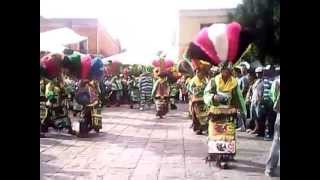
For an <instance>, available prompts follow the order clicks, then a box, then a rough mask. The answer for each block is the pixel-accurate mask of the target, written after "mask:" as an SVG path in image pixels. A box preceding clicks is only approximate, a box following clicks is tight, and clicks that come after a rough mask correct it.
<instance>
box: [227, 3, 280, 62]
mask: <svg viewBox="0 0 320 180" xmlns="http://www.w3.org/2000/svg"><path fill="white" fill-rule="evenodd" d="M230 18H231V19H230V20H232V21H237V22H239V23H240V24H241V25H242V26H243V28H244V29H246V30H248V31H250V32H251V33H252V34H253V35H254V36H253V43H254V44H255V46H256V51H257V52H256V53H257V58H259V60H260V61H261V62H262V63H265V62H266V59H272V60H271V63H280V0H243V3H242V4H240V5H238V7H237V8H236V10H235V13H233V14H230ZM268 61H269V60H268Z"/></svg>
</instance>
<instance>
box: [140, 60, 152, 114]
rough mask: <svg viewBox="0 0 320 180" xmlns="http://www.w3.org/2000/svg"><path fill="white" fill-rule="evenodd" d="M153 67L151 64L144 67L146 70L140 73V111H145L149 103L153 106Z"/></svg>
mask: <svg viewBox="0 0 320 180" xmlns="http://www.w3.org/2000/svg"><path fill="white" fill-rule="evenodd" d="M152 72H153V69H152V67H151V66H147V67H144V72H143V73H142V74H141V75H140V78H139V79H140V80H139V90H140V111H143V110H144V108H145V105H146V104H147V105H148V106H149V108H150V107H151V101H152V98H151V93H152V88H153V77H152Z"/></svg>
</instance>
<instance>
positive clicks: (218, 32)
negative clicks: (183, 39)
mask: <svg viewBox="0 0 320 180" xmlns="http://www.w3.org/2000/svg"><path fill="white" fill-rule="evenodd" d="M240 31H241V26H240V24H239V23H237V22H232V23H230V24H213V25H211V26H210V27H207V28H203V29H202V30H201V31H200V32H199V33H198V34H197V36H196V38H195V39H194V41H193V42H192V43H190V45H189V47H188V52H187V55H188V57H189V58H190V59H192V60H193V61H199V60H203V61H207V62H209V63H210V64H213V65H219V64H220V63H222V62H225V61H227V62H229V63H232V64H234V63H235V62H236V56H237V51H238V46H239V36H240Z"/></svg>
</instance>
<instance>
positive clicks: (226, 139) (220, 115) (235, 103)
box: [204, 74, 246, 154]
mask: <svg viewBox="0 0 320 180" xmlns="http://www.w3.org/2000/svg"><path fill="white" fill-rule="evenodd" d="M215 96H216V98H217V99H218V100H215V98H214V97H215ZM204 102H205V103H206V105H207V106H208V107H209V110H208V117H209V127H208V132H209V136H208V137H209V141H208V146H209V154H210V153H213V154H221V153H226V154H235V151H236V142H235V137H236V135H235V118H236V117H237V112H238V110H240V112H241V113H244V114H245V113H246V107H245V103H244V100H243V97H242V93H241V91H240V88H239V86H238V83H237V80H236V78H234V77H232V76H231V77H230V78H229V79H228V80H227V81H226V82H225V81H224V80H223V79H222V76H221V74H219V75H217V76H216V77H214V78H212V79H211V80H210V81H209V83H208V85H207V86H206V88H205V90H204Z"/></svg>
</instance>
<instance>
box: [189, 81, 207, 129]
mask: <svg viewBox="0 0 320 180" xmlns="http://www.w3.org/2000/svg"><path fill="white" fill-rule="evenodd" d="M206 85H207V79H206V78H205V77H202V78H200V77H199V75H195V76H194V77H193V78H192V79H191V80H190V82H189V84H188V90H189V92H190V95H191V99H190V103H191V104H190V105H191V107H190V110H191V114H192V121H193V130H194V131H198V132H199V133H201V132H202V131H205V130H206V129H207V111H206V105H205V103H204V101H203V94H204V89H205V87H206Z"/></svg>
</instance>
